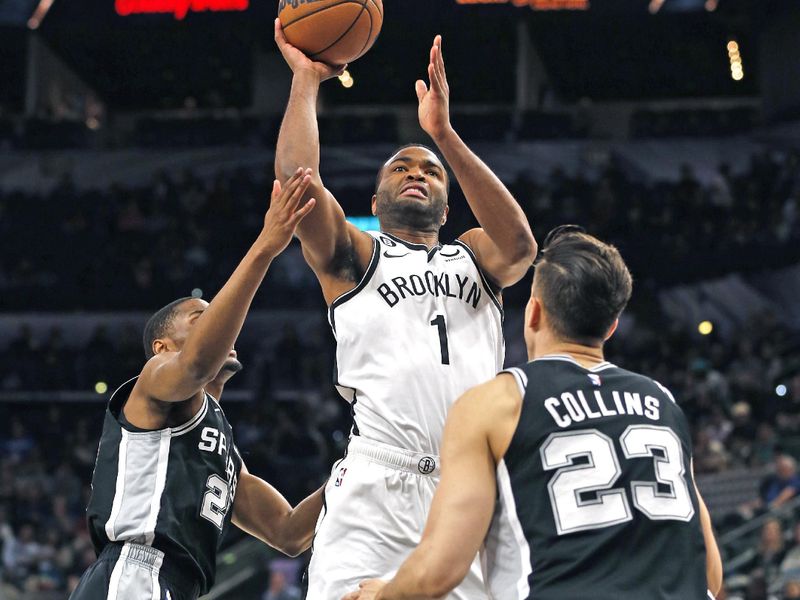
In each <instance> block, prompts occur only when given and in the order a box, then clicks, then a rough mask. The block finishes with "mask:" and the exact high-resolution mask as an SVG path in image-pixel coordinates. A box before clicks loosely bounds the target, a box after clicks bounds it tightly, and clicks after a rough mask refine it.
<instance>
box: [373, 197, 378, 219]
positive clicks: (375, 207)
mask: <svg viewBox="0 0 800 600" xmlns="http://www.w3.org/2000/svg"><path fill="white" fill-rule="evenodd" d="M377 215H378V196H376V195H375V194H373V195H372V216H373V217H375V216H377Z"/></svg>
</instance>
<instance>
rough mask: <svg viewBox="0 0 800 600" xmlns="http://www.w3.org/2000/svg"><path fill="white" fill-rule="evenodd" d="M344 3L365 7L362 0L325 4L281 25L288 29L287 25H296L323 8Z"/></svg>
mask: <svg viewBox="0 0 800 600" xmlns="http://www.w3.org/2000/svg"><path fill="white" fill-rule="evenodd" d="M342 4H358V5H360V6H361V7H362V8H363V7H364V4H362V3H361V1H360V0H345V1H344V2H339V3H338V4H329V5H328V6H323V7H322V8H318V9H317V10H315V11H312V12H307V13H306V14H304V15H303V16H301V17H297V18H296V19H295V20H294V21H289V22H288V23H284V22H283V21H281V26H282V27H283V29H284V30H286V28H287V27H289V26H290V25H294V24H295V23H297V22H298V21H302V20H303V19H305V18H307V17H310V16H312V15H315V14H317V13H318V12H322V11H323V10H328V9H329V8H334V7H336V6H341V5H342ZM359 14H361V13H359Z"/></svg>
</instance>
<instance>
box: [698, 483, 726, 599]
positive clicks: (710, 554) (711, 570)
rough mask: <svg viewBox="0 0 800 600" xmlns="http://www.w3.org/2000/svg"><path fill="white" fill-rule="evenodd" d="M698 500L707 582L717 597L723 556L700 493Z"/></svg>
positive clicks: (720, 581)
mask: <svg viewBox="0 0 800 600" xmlns="http://www.w3.org/2000/svg"><path fill="white" fill-rule="evenodd" d="M695 491H697V487H695ZM697 500H698V504H699V505H700V526H701V528H702V530H703V541H704V542H705V546H706V582H707V584H708V589H709V590H710V591H711V593H712V594H714V595H715V596H716V595H717V593H718V592H719V590H720V588H721V587H722V556H721V555H720V552H719V546H718V545H717V539H716V537H715V536H714V527H713V525H712V523H711V515H710V514H709V512H708V508H707V507H706V503H705V502H704V501H703V498H702V497H701V496H700V493H699V492H697Z"/></svg>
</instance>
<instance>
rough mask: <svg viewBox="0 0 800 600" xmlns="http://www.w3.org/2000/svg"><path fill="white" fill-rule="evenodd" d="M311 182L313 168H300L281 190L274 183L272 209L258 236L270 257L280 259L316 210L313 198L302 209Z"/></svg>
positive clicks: (276, 182)
mask: <svg viewBox="0 0 800 600" xmlns="http://www.w3.org/2000/svg"><path fill="white" fill-rule="evenodd" d="M309 183H311V169H302V168H299V169H297V171H295V173H294V175H292V176H291V177H290V178H289V180H288V181H287V182H286V183H285V184H284V185H283V187H282V188H281V184H280V182H279V181H278V180H277V179H276V180H275V181H274V183H273V184H272V197H271V198H270V203H269V210H267V214H266V215H265V216H264V228H263V229H262V230H261V234H260V235H259V236H258V241H259V242H260V243H261V244H262V247H263V249H264V250H265V251H267V252H268V253H269V254H270V255H272V256H277V255H278V254H280V253H281V252H283V250H284V249H285V248H286V246H288V245H289V241H290V240H291V239H292V236H293V235H294V232H295V230H296V229H297V225H298V224H299V223H300V221H302V220H303V219H304V218H305V216H306V215H307V214H308V213H310V212H311V210H312V209H313V208H314V205H315V204H316V200H314V198H311V199H310V200H309V201H308V202H306V203H305V204H304V205H303V206H300V201H301V200H302V198H303V194H305V192H306V190H307V189H308V185H309ZM298 207H299V208H298Z"/></svg>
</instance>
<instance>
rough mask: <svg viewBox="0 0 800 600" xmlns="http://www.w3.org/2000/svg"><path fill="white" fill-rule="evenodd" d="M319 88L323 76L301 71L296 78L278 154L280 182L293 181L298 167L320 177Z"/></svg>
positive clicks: (285, 115) (282, 127) (280, 132)
mask: <svg viewBox="0 0 800 600" xmlns="http://www.w3.org/2000/svg"><path fill="white" fill-rule="evenodd" d="M319 84H320V77H319V75H318V74H317V73H315V72H313V71H309V70H300V71H298V72H297V73H295V75H294V77H293V78H292V91H291V93H290V94H289V104H288V105H287V107H286V113H285V114H284V117H283V122H282V123H281V128H280V131H279V133H278V144H277V148H276V150H275V175H276V176H277V177H278V179H279V180H280V181H285V180H286V179H288V178H289V177H291V176H292V174H293V173H294V172H295V171H296V170H297V168H298V167H304V168H306V167H308V168H311V169H312V171H313V172H314V174H315V176H318V174H319V127H318V125H317V96H318V94H319Z"/></svg>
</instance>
